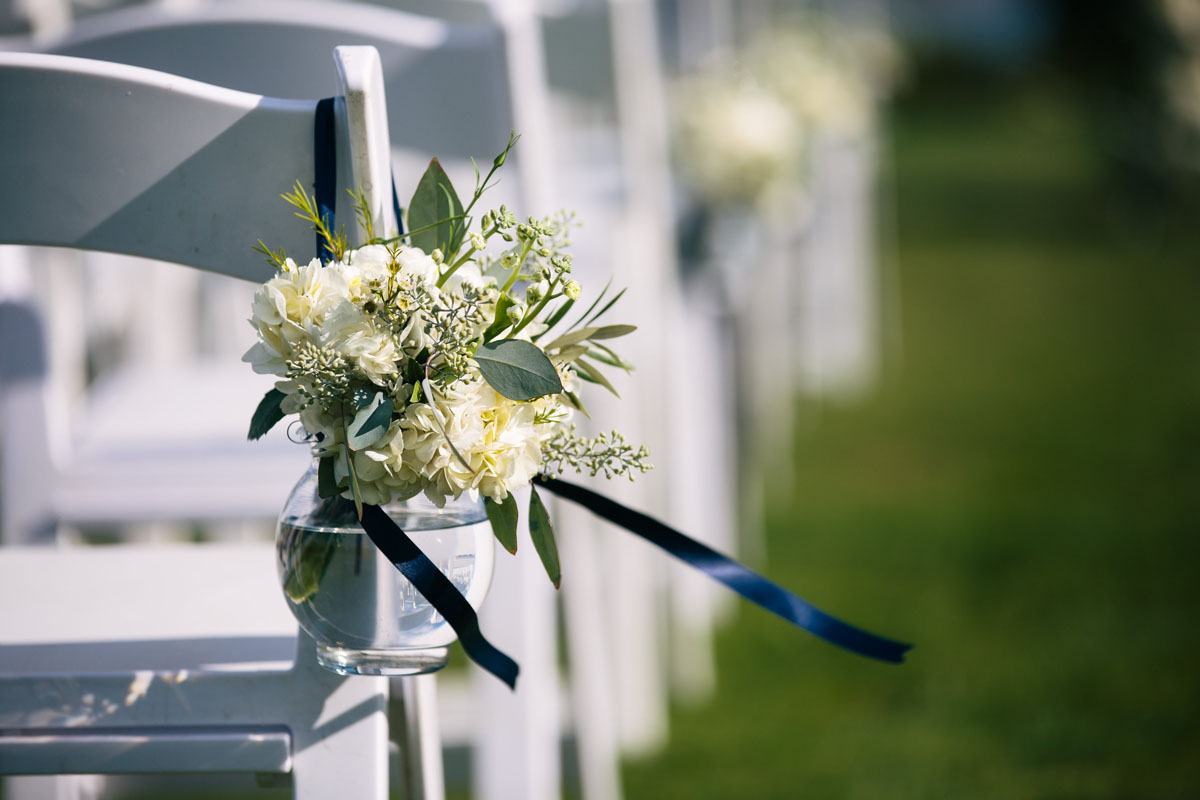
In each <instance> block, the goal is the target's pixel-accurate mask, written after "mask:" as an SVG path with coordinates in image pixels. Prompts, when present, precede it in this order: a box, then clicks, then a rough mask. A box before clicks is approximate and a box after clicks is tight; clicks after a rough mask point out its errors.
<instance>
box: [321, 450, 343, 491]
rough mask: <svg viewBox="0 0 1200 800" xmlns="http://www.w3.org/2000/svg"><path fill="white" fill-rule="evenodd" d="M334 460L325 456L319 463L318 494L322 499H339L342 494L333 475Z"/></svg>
mask: <svg viewBox="0 0 1200 800" xmlns="http://www.w3.org/2000/svg"><path fill="white" fill-rule="evenodd" d="M333 458H334V457H333V456H325V457H323V458H322V459H321V460H320V461H318V462H317V494H319V495H320V496H321V497H337V496H338V495H339V494H341V490H340V489H338V485H337V478H335V477H334V474H333Z"/></svg>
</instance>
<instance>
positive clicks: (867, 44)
mask: <svg viewBox="0 0 1200 800" xmlns="http://www.w3.org/2000/svg"><path fill="white" fill-rule="evenodd" d="M901 69H902V64H901V60H900V57H899V50H898V49H897V48H896V47H895V45H894V44H893V43H892V42H891V40H890V39H888V38H886V37H884V36H883V35H881V34H876V33H867V32H858V31H850V30H841V29H838V28H835V27H834V26H832V25H831V24H829V23H828V22H826V21H821V20H807V21H806V22H805V24H803V25H797V24H792V25H790V26H787V27H783V28H778V29H771V30H770V31H769V32H767V33H765V34H763V35H761V36H759V37H758V38H756V39H755V40H754V41H753V42H751V43H750V45H749V46H748V47H747V49H746V52H745V57H744V58H742V59H740V60H734V59H733V58H731V57H729V56H728V55H723V56H720V57H716V58H713V59H710V60H709V61H708V62H706V63H705V65H704V66H703V68H702V69H700V70H698V71H697V72H696V73H695V74H693V75H690V76H688V77H686V78H684V79H682V80H681V81H680V84H679V86H678V87H677V91H676V103H675V105H676V122H677V124H676V130H677V135H676V140H677V144H678V149H679V153H680V156H681V158H680V165H681V168H682V171H683V173H684V174H685V175H686V176H687V177H688V179H689V182H690V183H691V184H692V186H693V188H695V189H696V191H698V192H699V193H700V194H701V195H702V196H704V197H705V198H707V199H709V200H710V201H712V202H716V203H730V202H733V203H740V204H747V205H752V204H756V203H757V204H760V205H762V204H768V203H770V202H771V201H772V200H773V199H774V196H775V195H776V194H777V193H778V191H779V190H780V189H781V188H783V187H786V186H787V185H788V184H789V183H794V182H795V181H796V180H802V179H803V178H804V171H805V167H806V159H807V154H808V149H809V148H810V147H811V145H812V143H813V141H814V139H815V138H817V137H818V136H821V135H832V136H838V137H849V138H853V137H859V136H862V135H864V134H865V133H866V132H867V131H868V130H869V129H870V127H871V125H872V124H873V119H874V113H875V105H876V99H877V95H878V94H880V93H882V92H883V91H885V89H886V87H887V86H888V85H890V84H891V83H892V82H893V81H894V80H895V79H896V76H898V75H899V73H900V71H901Z"/></svg>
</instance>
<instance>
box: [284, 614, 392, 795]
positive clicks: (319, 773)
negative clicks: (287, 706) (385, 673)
mask: <svg viewBox="0 0 1200 800" xmlns="http://www.w3.org/2000/svg"><path fill="white" fill-rule="evenodd" d="M294 669H295V670H296V672H297V674H296V678H297V680H296V681H295V686H296V694H295V696H294V705H293V708H292V722H291V728H292V754H293V761H292V787H293V793H292V796H293V797H294V798H295V800H329V798H339V797H342V798H355V800H358V799H359V798H362V800H387V798H388V746H387V745H388V725H387V699H388V684H387V679H386V678H367V677H361V676H352V677H344V676H341V675H335V674H334V673H332V672H330V671H329V670H326V669H325V668H323V667H321V666H320V665H319V664H317V661H316V656H315V646H314V645H313V642H312V640H311V639H309V638H308V637H307V636H305V635H303V634H301V636H300V642H299V645H298V652H297V657H296V666H295V668H294Z"/></svg>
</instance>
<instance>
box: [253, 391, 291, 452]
mask: <svg viewBox="0 0 1200 800" xmlns="http://www.w3.org/2000/svg"><path fill="white" fill-rule="evenodd" d="M285 397H287V395H285V394H284V393H283V392H281V391H279V390H278V389H272V390H271V391H269V392H267V393H266V394H264V395H263V399H262V400H259V401H258V408H256V409H254V416H252V417H251V418H250V433H248V434H247V438H248V439H250V441H252V442H253V441H255V440H256V439H261V438H262V437H263V436H264V435H265V434H266V432H267V431H269V430H271V428H273V427H275V423H276V422H279V420H281V419H283V417H284V413H283V409H282V408H281V407H280V404H281V403H282V402H283V398H285Z"/></svg>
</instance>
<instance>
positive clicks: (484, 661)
mask: <svg viewBox="0 0 1200 800" xmlns="http://www.w3.org/2000/svg"><path fill="white" fill-rule="evenodd" d="M335 135H336V129H335V128H334V116H333V98H332V97H327V98H325V99H324V100H320V101H318V102H317V111H316V120H315V124H314V130H313V144H314V153H315V162H316V163H315V164H314V165H313V166H314V172H315V180H314V184H313V199H314V200H316V203H317V208H318V210H319V211H320V213H321V219H322V220H324V222H325V225H326V226H327V227H328V228H329V230H331V231H332V230H333V223H334V202H335V197H336V195H335V192H336V186H337V151H336V150H335V149H334V142H335ZM392 208H393V210H394V211H395V212H396V225H397V226H398V228H399V231H400V233H401V234H403V233H404V223H403V221H402V217H401V214H400V197H399V195H397V194H396V181H395V179H393V180H392ZM317 253H318V254H319V256H320V259H321V261H322V263H324V262H326V261H328V260H329V259H330V258H332V257H333V253H331V252H330V251H329V249H328V247H327V246H326V242H325V240H324V239H323V238H322V237H321V234H319V233H318V234H317ZM359 524H361V525H362V528H363V530H364V531H366V532H367V536H368V537H369V538H370V539H371V541H372V542H373V543H374V545H375V546H376V547H377V548H379V551H380V552H381V553H383V554H384V556H386V557H387V559H388V560H389V561H391V562H392V564H393V565H394V566H395V567H396V569H398V570H399V571H400V574H402V575H403V576H404V577H405V578H407V579H408V580H409V582H410V583H411V584H412V585H413V586H415V587H416V589H417V591H418V592H420V593H421V595H422V596H423V597H424V598H425V599H426V600H428V601H429V602H430V604H432V605H433V607H434V608H435V609H437V612H438V613H439V614H441V615H442V616H443V617H444V618H445V620H446V622H448V623H449V624H450V627H451V628H453V629H454V632H455V633H457V634H458V640H459V641H460V642H462V646H463V650H465V651H466V653H467V655H468V656H470V657H471V660H473V661H474V662H475V663H476V664H478V665H479V666H481V667H483V668H484V669H486V670H487V671H488V672H490V673H492V674H493V675H495V676H496V677H497V678H499V679H500V680H502V681H504V682H505V683H506V684H508V685H509V687H510V688H513V689H515V688H516V686H517V673H518V672H519V671H520V668H519V667H518V666H517V662H515V661H513V660H512V659H511V658H509V657H508V656H506V655H505V654H504V653H502V652H500V651H499V650H497V649H496V648H495V647H494V646H493V645H492V643H491V642H489V641H488V640H487V639H486V638H484V636H483V633H482V632H481V631H480V630H479V617H477V616H476V615H475V609H473V608H471V604H470V603H468V602H467V599H466V598H465V597H463V596H462V593H461V592H459V591H458V589H457V588H456V587H455V586H454V584H453V583H451V582H450V580H449V579H448V578H447V577H446V576H445V575H443V574H442V572H441V570H439V569H438V568H437V567H436V566H434V564H433V562H432V561H430V560H429V559H428V558H427V557H426V556H425V554H424V553H422V552H421V550H420V548H418V547H417V546H416V544H414V543H413V540H412V539H410V538H408V534H406V533H405V532H404V531H403V530H401V528H400V526H399V525H397V524H396V523H395V522H394V521H393V520H392V518H391V517H389V516H388V515H387V514H385V513H384V511H383V509H381V508H380V507H379V506H370V505H364V506H363V514H362V520H361V521H360V523H359Z"/></svg>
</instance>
